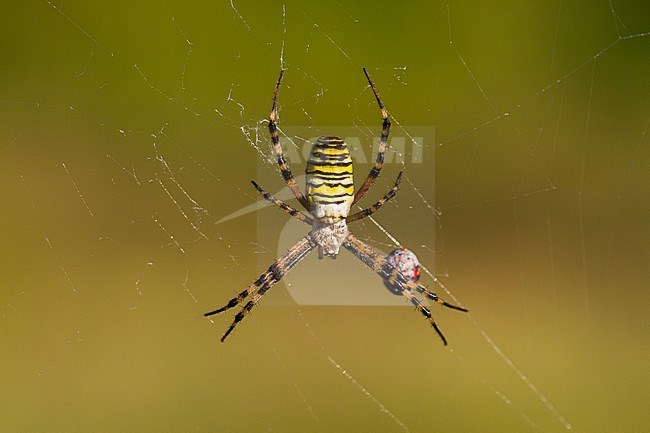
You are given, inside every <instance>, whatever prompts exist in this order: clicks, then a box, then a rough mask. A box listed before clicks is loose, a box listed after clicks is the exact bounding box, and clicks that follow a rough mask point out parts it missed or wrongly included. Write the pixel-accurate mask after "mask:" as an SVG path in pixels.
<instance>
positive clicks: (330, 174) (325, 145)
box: [305, 136, 354, 223]
mask: <svg viewBox="0 0 650 433" xmlns="http://www.w3.org/2000/svg"><path fill="white" fill-rule="evenodd" d="M352 171H353V166H352V158H351V157H350V150H349V149H348V145H347V144H346V143H345V141H343V140H342V139H341V138H339V137H332V136H329V137H320V138H319V139H318V140H316V143H314V146H313V147H312V149H311V153H310V154H309V159H308V160H307V167H306V170H305V173H306V174H307V185H306V191H307V194H306V195H307V201H308V202H309V207H310V209H309V210H310V212H311V214H312V215H314V217H316V218H318V219H321V220H324V221H327V222H329V223H334V222H336V221H339V220H341V219H344V218H345V217H347V216H348V213H349V211H350V206H351V205H352V200H353V199H354V181H353V177H352Z"/></svg>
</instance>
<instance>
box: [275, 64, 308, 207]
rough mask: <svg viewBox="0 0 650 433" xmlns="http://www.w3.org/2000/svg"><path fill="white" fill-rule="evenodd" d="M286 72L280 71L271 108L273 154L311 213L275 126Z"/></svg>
mask: <svg viewBox="0 0 650 433" xmlns="http://www.w3.org/2000/svg"><path fill="white" fill-rule="evenodd" d="M283 75H284V71H280V77H279V78H278V83H277V84H276V85H275V92H273V106H272V107H271V114H269V132H270V133H271V143H272V144H273V152H275V157H276V158H277V161H278V166H279V167H280V172H281V173H282V177H283V178H284V181H285V182H286V183H287V186H288V187H289V189H290V190H291V192H292V193H293V195H294V196H295V197H296V198H297V199H298V201H299V202H300V204H301V205H302V206H303V207H304V208H305V209H306V210H307V211H309V203H308V202H307V199H306V198H305V196H304V195H302V192H300V189H299V188H298V185H297V184H296V181H295V180H294V178H293V174H292V173H291V169H290V168H289V164H288V163H287V161H286V160H285V159H284V152H283V151H282V145H281V144H280V138H278V127H277V125H276V124H275V121H276V119H277V117H278V110H277V102H278V93H279V92H280V85H281V84H282V76H283Z"/></svg>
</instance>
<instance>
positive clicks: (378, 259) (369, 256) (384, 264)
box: [343, 234, 467, 345]
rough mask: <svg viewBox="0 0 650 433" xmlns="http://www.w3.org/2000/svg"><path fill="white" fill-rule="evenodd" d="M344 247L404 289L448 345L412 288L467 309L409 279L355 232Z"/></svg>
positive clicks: (442, 302) (405, 295) (450, 305)
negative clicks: (443, 298) (441, 297)
mask: <svg viewBox="0 0 650 433" xmlns="http://www.w3.org/2000/svg"><path fill="white" fill-rule="evenodd" d="M343 247H344V248H345V249H347V250H348V251H350V252H351V253H352V254H354V255H355V256H356V257H357V258H358V259H359V260H361V261H362V262H363V263H365V264H366V266H368V267H369V268H371V269H372V270H373V271H375V273H376V274H377V275H379V276H380V277H381V278H382V279H384V280H388V281H389V282H390V283H391V284H394V285H395V286H396V287H398V288H399V289H400V290H401V291H402V295H403V296H404V297H405V298H406V299H408V300H409V302H411V304H413V305H414V306H415V309H416V310H417V311H420V313H422V315H423V316H424V317H426V318H427V320H428V321H429V323H430V324H431V326H432V327H433V329H434V330H435V331H436V332H437V333H438V335H439V336H440V338H441V339H442V342H443V343H444V344H445V345H447V339H446V338H445V336H444V335H443V333H442V331H441V330H440V328H439V327H438V324H437V323H436V322H435V320H434V319H433V316H432V315H431V312H430V311H429V309H428V308H427V307H425V306H424V305H422V303H421V302H420V301H419V300H418V299H417V298H416V297H415V296H413V293H412V291H411V290H412V289H414V290H416V291H418V292H420V293H425V291H426V292H427V293H428V294H429V295H433V296H434V297H435V299H434V298H431V299H433V300H435V301H436V302H438V303H439V304H441V305H443V306H445V307H449V308H453V309H456V310H460V311H467V310H466V309H464V308H462V307H457V306H455V305H452V304H449V303H447V302H445V301H442V300H441V299H440V298H439V297H438V296H437V295H436V294H435V293H433V292H430V291H428V290H426V289H425V288H424V287H422V286H420V285H419V284H416V283H413V282H411V281H409V280H408V279H407V278H406V277H404V276H403V275H402V274H400V273H399V271H397V269H395V268H394V267H393V266H391V265H390V263H388V261H387V260H386V258H385V257H384V256H383V255H381V254H379V253H378V252H377V251H375V250H374V249H373V248H372V247H371V246H370V245H367V244H366V243H364V242H363V241H361V240H360V239H358V238H357V237H356V236H354V235H353V234H349V235H348V237H347V239H346V240H345V242H343ZM409 283H411V284H409ZM420 287H421V289H420ZM429 295H427V297H429Z"/></svg>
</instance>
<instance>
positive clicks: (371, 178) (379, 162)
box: [352, 68, 390, 205]
mask: <svg viewBox="0 0 650 433" xmlns="http://www.w3.org/2000/svg"><path fill="white" fill-rule="evenodd" d="M363 73H364V74H366V78H367V79H368V84H370V88H371V89H372V92H373V93H374V94H375V98H376V99H377V104H378V105H379V110H381V117H382V119H383V120H384V122H383V123H382V127H381V138H380V141H379V149H378V150H377V159H376V160H375V165H374V167H372V169H371V170H370V173H369V174H368V177H367V178H366V180H365V181H364V182H363V184H362V185H361V187H360V188H359V190H358V191H357V193H356V194H355V195H354V199H353V200H352V205H354V204H355V203H356V202H358V201H359V200H361V197H363V196H364V194H365V193H366V191H368V189H369V188H370V187H371V186H372V184H373V183H374V182H375V179H377V176H379V172H380V171H381V167H382V166H383V165H384V152H385V151H386V145H387V143H388V134H389V133H390V119H389V118H388V112H387V111H386V108H385V107H384V103H383V102H381V98H380V97H379V92H378V91H377V89H376V88H375V84H374V83H373V82H372V79H371V78H370V75H369V74H368V71H367V70H366V68H363Z"/></svg>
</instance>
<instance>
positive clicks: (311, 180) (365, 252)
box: [205, 68, 467, 345]
mask: <svg viewBox="0 0 650 433" xmlns="http://www.w3.org/2000/svg"><path fill="white" fill-rule="evenodd" d="M363 72H364V73H365V75H366V78H367V80H368V84H369V85H370V88H371V89H372V91H373V93H374V94H375V98H376V99H377V104H378V105H379V109H380V111H381V117H382V119H383V125H382V130H381V140H380V143H379V149H378V152H377V159H376V161H375V164H374V166H373V168H372V169H371V170H370V173H369V174H368V176H367V177H366V180H365V181H364V182H363V184H362V185H361V187H360V188H359V189H358V190H357V192H356V193H355V192H354V184H353V178H352V171H353V166H352V159H351V158H350V151H349V149H348V145H347V144H346V143H345V141H343V140H342V139H341V138H339V137H335V136H326V137H320V138H319V139H317V140H316V143H314V145H313V147H312V150H311V153H310V154H309V159H308V161H307V167H306V174H307V182H306V183H307V185H306V193H305V194H304V195H303V194H302V192H301V191H300V189H299V188H298V185H297V184H296V182H295V180H294V178H293V175H292V174H291V169H290V168H289V165H288V164H287V161H286V160H285V158H284V154H283V151H282V146H281V145H280V139H279V138H278V128H277V125H276V123H275V122H276V120H277V116H278V113H277V100H278V92H279V91H280V85H281V83H282V75H283V73H284V71H281V72H280V77H279V78H278V82H277V84H276V86H275V92H274V94H273V106H272V107H271V114H270V116H269V132H270V133H271V142H272V144H273V151H274V153H275V157H276V158H277V162H278V166H279V168H280V172H281V173H282V177H283V178H284V180H285V182H286V183H287V186H288V187H289V188H290V189H291V191H292V192H293V195H294V196H295V197H296V199H297V200H298V202H299V203H300V204H301V205H302V206H303V207H304V208H305V209H306V210H307V212H309V215H305V214H303V213H302V212H299V211H298V210H297V209H295V208H293V207H291V206H289V205H288V204H286V203H284V202H282V201H280V200H278V199H277V198H275V197H274V196H272V195H271V194H269V193H267V192H266V191H264V190H263V189H262V188H261V187H260V186H259V185H258V184H257V183H255V182H254V181H253V185H254V186H255V188H256V189H257V190H258V191H259V192H260V193H261V194H262V196H263V197H264V198H265V199H266V200H268V201H270V202H271V203H273V204H275V205H276V206H278V207H279V208H280V209H282V210H284V211H285V212H287V213H289V215H291V216H292V217H294V218H296V219H298V220H300V221H302V222H304V223H306V224H308V225H309V226H311V230H310V231H309V233H307V235H306V236H305V237H304V238H302V239H301V240H300V241H298V243H296V244H295V245H294V246H292V247H291V248H290V249H289V250H288V251H287V252H286V253H285V254H283V255H282V256H281V257H280V258H279V259H277V260H276V261H275V263H273V264H272V265H271V266H270V267H269V268H268V269H267V270H266V272H264V273H263V274H262V275H260V276H259V278H257V280H255V281H254V282H253V284H251V285H250V286H248V287H247V288H246V290H244V291H242V292H241V293H239V294H238V295H237V296H235V297H234V298H232V299H231V300H230V301H229V302H228V303H227V304H226V305H224V306H223V307H221V308H219V309H217V310H214V311H210V312H209V313H205V316H211V315H213V314H217V313H221V312H222V311H225V310H228V309H230V308H233V307H235V306H237V305H239V304H241V303H243V302H244V301H245V300H246V299H248V302H247V303H246V304H244V306H243V307H242V308H241V310H240V311H239V312H238V313H237V315H235V319H234V321H233V322H232V324H231V325H230V327H229V328H228V330H227V331H226V333H225V334H224V335H223V337H222V338H221V341H224V340H225V339H226V337H228V335H230V333H231V332H232V331H233V330H234V329H235V326H237V324H238V323H239V322H241V321H242V320H243V319H244V317H245V316H246V314H248V313H249V312H250V311H251V310H252V309H253V307H254V306H255V305H256V304H257V303H258V302H259V301H260V299H261V298H262V296H264V294H265V293H266V292H267V291H268V290H269V289H270V288H271V286H273V285H274V284H275V283H277V282H278V281H280V280H281V279H282V277H284V275H285V274H286V273H287V272H289V271H290V270H291V269H292V268H293V267H294V266H296V265H297V264H298V263H299V262H300V261H301V260H302V259H304V258H305V257H306V256H307V254H309V253H310V252H311V251H312V250H314V249H316V248H318V256H319V258H323V257H331V258H333V259H335V258H336V255H337V254H338V253H339V249H340V247H341V246H343V248H345V249H346V250H348V251H350V252H351V253H352V254H354V255H355V256H356V257H357V258H358V259H359V260H361V261H362V262H363V263H365V264H366V265H367V266H368V267H370V268H371V269H372V270H373V271H374V272H375V273H377V274H378V275H379V276H380V277H381V278H382V279H383V280H384V281H387V282H388V283H389V284H390V285H391V286H392V287H395V288H396V290H399V291H400V292H401V294H402V295H403V296H404V297H405V298H406V299H407V300H408V301H409V302H410V303H411V304H413V305H414V306H415V309H416V310H417V311H419V312H420V313H422V315H424V317H426V319H427V320H428V321H429V323H430V324H431V326H432V327H433V329H435V331H436V332H437V333H438V335H439V336H440V338H442V341H443V343H444V344H445V345H446V344H447V340H446V339H445V337H444V335H442V332H441V331H440V329H439V328H438V325H437V324H436V322H435V321H434V319H433V317H432V315H431V312H430V311H429V309H428V308H427V307H425V306H424V305H423V304H422V303H421V302H420V300H419V299H418V298H417V297H416V296H415V295H414V292H418V293H420V294H422V295H423V296H425V297H427V298H429V299H430V300H432V301H435V302H437V303H438V304H440V305H442V306H445V307H448V308H453V309H455V310H460V311H467V310H466V309H465V308H463V307H459V306H456V305H452V304H450V303H448V302H446V301H444V300H442V299H440V297H438V295H436V294H435V293H434V292H431V291H429V290H427V289H426V288H424V287H423V286H422V285H420V284H418V283H417V281H413V280H412V279H409V278H407V277H406V276H404V275H402V274H401V273H400V272H399V271H398V270H397V268H396V267H394V266H393V265H392V264H391V263H389V261H387V260H386V257H385V256H384V255H382V254H379V253H378V252H377V251H375V250H374V249H373V248H372V247H370V246H369V245H367V244H365V243H364V242H362V241H361V240H359V239H358V238H357V237H356V236H354V235H353V234H352V233H350V232H349V231H348V223H351V222H353V221H358V220H360V219H362V218H365V217H367V216H370V215H372V214H373V213H374V212H376V211H377V210H378V209H379V208H380V207H381V206H382V205H383V204H384V203H386V202H387V201H388V200H390V199H391V198H393V196H395V194H396V193H397V189H398V187H399V184H400V180H401V178H402V173H401V172H400V173H399V175H398V176H397V179H396V180H395V185H394V186H393V187H392V188H391V189H390V190H389V191H388V193H386V195H385V196H384V197H383V198H382V199H380V200H379V201H377V202H376V203H375V204H373V205H372V206H370V207H369V208H366V209H363V210H361V211H359V212H356V213H353V214H350V208H351V207H352V206H353V205H354V204H355V203H357V202H358V201H359V200H361V198H362V197H363V196H364V195H365V193H366V192H367V191H368V189H369V188H370V187H371V186H372V184H373V183H374V182H375V179H377V176H379V172H380V171H381V168H382V165H383V163H384V152H385V150H386V145H387V142H388V133H389V131H390V119H389V118H388V112H387V111H386V108H384V104H383V103H382V102H381V98H380V97H379V93H378V92H377V89H376V88H375V85H374V84H373V82H372V80H371V79H370V75H369V74H368V71H366V69H365V68H364V70H363Z"/></svg>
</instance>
